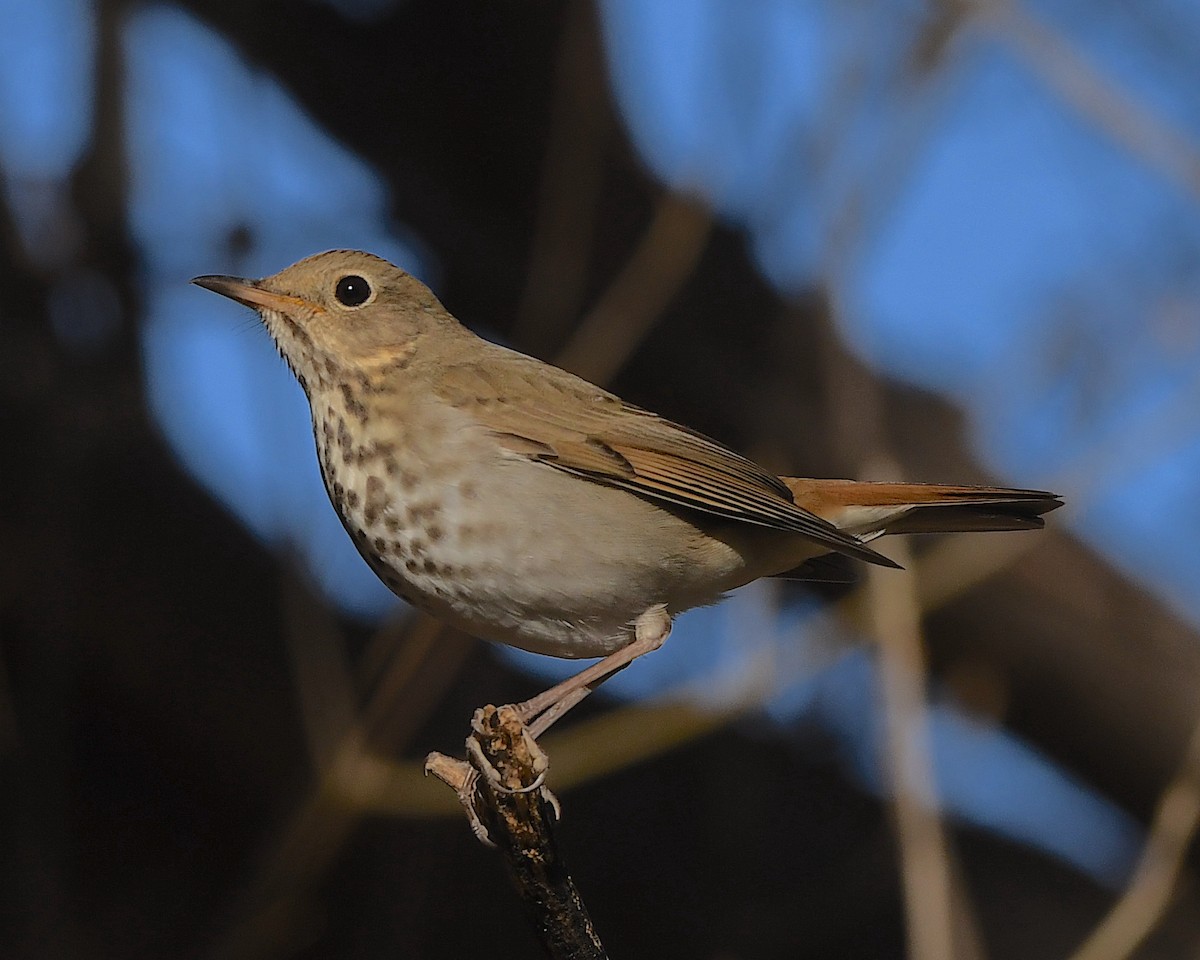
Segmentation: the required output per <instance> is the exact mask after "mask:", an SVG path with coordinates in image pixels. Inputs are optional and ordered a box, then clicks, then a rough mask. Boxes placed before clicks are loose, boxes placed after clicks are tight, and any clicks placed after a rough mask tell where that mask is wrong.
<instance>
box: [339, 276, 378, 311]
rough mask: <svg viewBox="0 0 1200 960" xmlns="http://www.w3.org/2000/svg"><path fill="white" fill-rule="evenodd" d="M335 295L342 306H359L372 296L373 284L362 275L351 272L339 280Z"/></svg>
mask: <svg viewBox="0 0 1200 960" xmlns="http://www.w3.org/2000/svg"><path fill="white" fill-rule="evenodd" d="M333 295H334V296H335V297H337V300H338V303H340V304H341V305H342V306H344V307H357V306H360V305H361V304H364V303H366V302H367V298H368V297H370V296H371V285H370V284H369V283H367V281H366V280H364V279H363V278H362V277H358V276H355V275H353V274H351V275H350V276H348V277H342V279H341V280H339V281H338V282H337V287H336V288H335V289H334V291H333Z"/></svg>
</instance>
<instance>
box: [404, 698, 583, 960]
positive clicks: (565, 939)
mask: <svg viewBox="0 0 1200 960" xmlns="http://www.w3.org/2000/svg"><path fill="white" fill-rule="evenodd" d="M467 755H468V756H469V757H470V765H469V766H468V764H466V763H464V762H463V761H459V760H452V759H450V758H448V757H445V756H443V755H441V754H432V755H431V756H430V759H429V760H428V761H427V762H426V764H427V768H428V769H429V770H430V772H432V773H434V774H435V775H437V776H438V777H439V778H440V779H443V780H445V781H446V782H447V783H448V784H450V785H451V786H452V787H453V788H454V790H455V792H456V793H458V794H459V796H460V798H461V799H462V800H463V802H464V803H466V804H467V805H468V806H469V808H470V812H471V815H472V818H473V822H477V823H478V824H479V827H478V830H477V832H478V831H479V830H483V829H484V828H486V835H487V838H488V839H489V840H490V841H491V842H492V843H494V844H495V846H496V847H497V848H498V849H499V850H500V852H501V854H502V855H503V856H504V862H505V864H506V865H507V867H508V871H509V875H510V876H511V878H512V881H513V885H514V886H515V887H516V890H517V893H518V894H519V896H520V898H521V902H522V904H523V905H524V907H525V912H526V914H527V915H528V917H529V919H530V921H531V922H532V923H533V925H534V929H535V930H537V933H538V937H539V939H540V940H541V941H542V946H543V947H544V948H545V949H546V952H547V954H548V955H549V956H550V957H551V958H553V960H604V958H605V956H606V955H605V953H604V947H603V946H602V945H601V943H600V938H599V937H598V936H597V935H596V930H595V928H594V927H593V926H592V921H591V918H590V917H589V916H588V913H587V908H586V907H584V904H583V899H582V898H581V897H580V895H579V891H578V889H576V887H575V883H574V881H572V879H571V876H570V874H568V873H567V870H566V867H565V865H564V864H563V861H562V857H561V856H560V855H559V852H558V847H557V845H556V844H555V842H554V836H553V833H552V823H553V821H554V820H556V819H557V817H558V802H557V801H556V800H555V799H554V797H553V794H551V793H550V792H549V790H547V789H546V787H545V786H544V785H543V781H544V780H545V775H546V767H547V759H546V755H545V753H544V752H543V751H542V749H541V748H540V747H539V746H538V744H537V741H535V740H534V739H533V737H532V736H530V735H529V732H528V730H527V729H526V728H525V724H524V723H522V722H521V719H520V717H519V716H518V715H517V712H516V710H515V709H513V708H512V707H499V708H497V707H491V706H488V707H484V708H483V709H481V710H477V711H475V717H474V719H473V721H472V723H471V736H470V737H469V738H468V740H467ZM476 817H477V818H478V820H475V819H474V818H476Z"/></svg>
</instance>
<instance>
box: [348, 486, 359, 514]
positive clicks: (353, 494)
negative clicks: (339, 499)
mask: <svg viewBox="0 0 1200 960" xmlns="http://www.w3.org/2000/svg"><path fill="white" fill-rule="evenodd" d="M346 506H348V507H349V508H350V509H351V510H353V509H354V508H355V507H357V506H358V491H357V490H347V491H346Z"/></svg>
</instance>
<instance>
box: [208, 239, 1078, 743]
mask: <svg viewBox="0 0 1200 960" xmlns="http://www.w3.org/2000/svg"><path fill="white" fill-rule="evenodd" d="M193 283H195V284H198V285H199V286H201V287H204V288H206V289H208V290H211V291H214V292H216V293H219V294H222V295H223V296H226V297H229V298H231V299H233V300H235V301H237V302H239V303H241V304H244V305H245V306H248V307H251V308H253V309H254V310H256V311H257V312H258V315H259V317H260V319H261V321H262V324H263V326H264V327H265V328H266V330H267V332H268V333H269V334H270V336H271V338H272V339H273V340H274V342H275V344H276V346H277V348H278V350H279V352H280V354H281V355H282V357H283V359H284V361H285V362H286V363H287V365H288V367H289V368H290V369H291V371H292V373H293V374H294V375H295V377H296V380H297V381H298V382H299V385H300V387H301V388H302V389H303V391H304V393H305V395H306V396H307V398H308V402H309V407H310V410H311V413H312V425H313V435H314V438H315V443H316V452H317V458H318V461H319V463H320V469H321V476H322V478H323V480H324V484H325V489H326V490H327V492H328V494H329V498H330V501H331V502H332V504H333V506H334V508H335V509H336V511H337V514H338V516H339V517H340V519H341V521H342V524H343V526H344V527H345V529H346V531H347V533H348V534H349V536H350V537H351V539H352V540H353V541H354V543H355V545H356V547H357V548H358V550H359V552H360V553H361V554H362V556H363V557H364V558H365V560H366V562H367V563H368V565H369V566H370V567H371V569H372V570H373V571H374V572H375V573H376V574H377V575H378V576H379V578H380V579H381V580H382V581H383V582H384V583H385V584H386V585H387V586H388V587H389V588H390V589H391V590H392V591H393V592H394V593H396V594H397V595H398V596H400V597H401V598H403V599H404V600H406V601H408V602H409V603H410V604H412V605H414V606H416V607H418V608H420V609H421V610H424V611H426V612H428V613H429V614H431V615H433V616H434V617H436V618H439V619H440V620H442V621H444V622H446V623H448V624H451V625H453V626H455V627H458V628H460V629H462V630H464V631H466V632H467V633H470V634H473V635H475V636H478V637H482V638H484V639H487V640H492V641H497V642H500V643H504V644H510V645H512V646H515V647H520V648H522V649H525V650H530V651H533V652H535V653H540V654H546V655H549V656H554V657H564V658H572V659H575V658H600V659H599V660H598V662H596V663H593V664H591V665H590V666H588V667H586V668H585V669H583V670H581V671H580V672H578V673H577V674H575V675H574V676H573V677H571V678H569V679H567V680H565V681H563V682H562V683H559V684H557V685H556V686H554V687H551V688H550V689H549V690H547V691H545V692H543V693H542V694H539V695H538V696H536V697H533V698H531V699H529V700H527V701H525V702H524V703H523V704H520V705H518V708H519V715H520V716H521V717H522V718H523V719H524V720H526V721H527V722H528V724H529V729H530V731H531V732H532V733H533V735H534V736H537V735H539V734H540V733H541V732H543V731H544V730H545V729H546V728H547V727H549V725H550V724H552V723H554V722H555V721H556V720H557V719H559V718H560V717H561V716H562V715H563V714H564V713H566V712H567V710H569V709H570V708H571V707H572V706H573V705H574V704H575V703H577V702H579V700H581V699H583V697H584V696H586V695H587V694H588V693H589V692H590V691H591V690H592V689H594V688H595V687H596V686H597V685H598V684H599V683H600V682H602V681H603V680H604V679H606V678H607V677H609V676H611V675H612V674H613V673H615V672H616V671H618V670H620V669H622V668H623V667H625V666H627V665H628V664H629V663H631V662H632V661H633V660H634V659H636V658H637V657H639V656H641V655H643V654H645V653H648V652H650V651H652V650H654V649H657V648H658V647H659V646H660V645H661V644H662V643H663V641H665V640H666V638H667V635H668V634H669V633H670V630H671V624H672V621H673V619H674V617H675V616H677V615H678V614H680V613H682V612H683V611H685V610H688V609H690V608H692V607H696V606H701V605H706V604H711V603H714V602H716V601H718V600H719V599H720V598H721V597H723V596H724V595H725V594H726V593H727V592H728V591H730V590H732V589H734V588H736V587H739V586H742V585H743V584H746V583H749V582H750V581H752V580H756V579H758V578H761V577H792V578H797V579H816V580H819V579H822V578H823V577H825V576H827V574H826V573H825V569H826V568H825V566H824V564H825V563H826V562H827V561H828V560H829V559H830V558H831V557H839V556H840V557H848V558H851V559H854V560H859V561H864V562H866V563H871V564H877V565H880V566H885V567H895V566H897V565H896V564H895V563H894V562H893V561H892V560H890V559H888V558H887V557H886V556H884V555H883V554H881V553H879V552H877V551H876V550H875V549H874V548H873V547H871V546H870V541H872V540H874V539H875V538H876V537H879V536H883V535H885V534H896V533H913V532H962V531H988V530H1024V529H1034V528H1039V527H1042V526H1043V519H1042V515H1043V514H1045V513H1047V512H1049V511H1050V510H1053V509H1055V508H1057V507H1059V506H1061V505H1062V500H1061V498H1060V497H1059V496H1058V495H1056V494H1053V493H1049V492H1047V491H1042V490H1024V489H1016V488H1007V487H994V486H964V485H953V484H921V483H884V482H857V481H852V480H814V479H803V478H795V477H781V476H777V475H776V474H775V473H773V472H772V471H770V470H767V469H765V468H764V467H762V466H760V465H758V464H757V463H755V462H753V461H752V460H750V459H748V458H746V457H744V456H742V455H740V454H738V453H736V452H734V451H733V450H731V449H730V448H728V447H726V446H725V445H723V444H721V443H719V442H717V441H716V440H713V439H711V438H709V437H708V436H705V435H704V434H703V433H700V432H698V431H696V430H693V429H691V428H689V427H686V426H683V425H681V424H679V423H675V422H672V421H671V420H669V419H667V418H665V417H662V416H659V415H658V414H655V413H653V412H651V411H649V410H646V409H643V408H641V407H638V406H635V405H633V404H631V403H628V402H626V401H625V400H622V399H621V398H620V397H618V396H616V395H614V394H612V393H610V392H608V391H607V390H604V389H602V388H601V387H598V386H596V385H595V384H592V383H589V382H588V381H586V380H584V379H581V378H580V377H577V376H575V375H574V374H571V373H569V372H568V371H566V370H563V369H561V368H559V367H556V366H553V365H551V364H549V363H545V362H543V361H541V360H538V359H536V358H533V357H530V356H526V355H524V354H521V353H518V352H516V351H514V350H511V349H508V348H506V347H504V346H501V345H499V344H496V343H493V342H490V341H488V340H486V339H483V338H481V337H479V336H477V335H476V334H475V333H473V332H472V331H470V330H468V329H467V328H466V327H465V326H463V325H462V324H461V323H459V321H458V320H457V319H455V318H454V317H453V316H452V315H451V314H450V313H449V311H448V310H447V309H446V308H445V307H444V306H443V305H442V304H441V302H440V301H439V300H438V299H437V297H436V296H435V295H434V294H433V292H432V291H431V290H430V289H429V288H428V287H427V286H426V285H425V284H424V283H422V282H421V281H420V280H418V279H417V278H416V277H414V276H412V275H411V274H409V273H407V272H406V271H404V270H402V269H401V268H400V267H397V266H395V265H394V264H392V263H389V262H388V261H386V260H384V259H381V258H379V257H377V256H374V255H372V254H370V253H365V252H363V251H357V250H330V251H326V252H324V253H318V254H315V255H313V256H310V257H307V258H305V259H303V260H301V261H299V262H297V263H295V264H293V265H291V266H289V267H286V268H285V269H283V270H281V271H279V272H278V273H276V274H274V275H272V276H268V277H264V278H262V279H257V280H255V279H244V278H240V277H232V276H222V275H207V276H199V277H196V278H195V279H194V280H193Z"/></svg>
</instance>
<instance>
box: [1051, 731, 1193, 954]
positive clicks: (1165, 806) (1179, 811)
mask: <svg viewBox="0 0 1200 960" xmlns="http://www.w3.org/2000/svg"><path fill="white" fill-rule="evenodd" d="M1198 825H1200V721H1197V724H1196V727H1195V729H1194V730H1193V731H1192V738H1191V741H1190V742H1189V744H1188V748H1187V752H1186V753H1185V754H1184V758H1183V762H1182V763H1181V764H1180V767H1179V771H1178V773H1177V774H1176V775H1175V778H1174V779H1173V780H1172V781H1171V782H1170V783H1169V784H1168V785H1167V788H1166V790H1164V791H1163V794H1162V796H1161V797H1160V798H1159V801H1158V808H1157V809H1156V810H1155V812H1154V819H1153V821H1152V822H1151V824H1150V833H1149V836H1148V837H1147V838H1146V846H1145V848H1144V849H1143V851H1142V858H1141V860H1140V861H1139V863H1138V865H1137V867H1136V869H1135V870H1134V872H1133V878H1132V879H1131V880H1130V882H1129V886H1128V887H1127V888H1126V890H1125V893H1124V894H1123V895H1122V896H1121V899H1119V900H1118V901H1117V903H1116V905H1115V906H1114V907H1113V908H1112V910H1111V911H1110V912H1109V914H1108V916H1107V917H1105V918H1104V920H1103V921H1102V922H1101V923H1100V925H1099V926H1097V927H1096V929H1095V930H1093V931H1092V934H1091V936H1089V937H1088V938H1087V940H1086V941H1084V943H1083V946H1081V947H1080V948H1079V950H1078V951H1076V953H1075V955H1074V956H1073V957H1072V960H1125V958H1126V957H1129V956H1131V955H1132V954H1133V951H1134V950H1136V949H1137V947H1138V944H1140V943H1141V942H1142V941H1143V940H1144V939H1145V938H1146V937H1147V936H1148V935H1149V933H1150V931H1151V930H1153V929H1154V927H1155V926H1156V925H1157V924H1158V922H1159V921H1160V920H1161V919H1162V916H1163V913H1164V912H1165V911H1166V909H1167V907H1168V906H1169V905H1170V902H1171V897H1172V895H1173V894H1174V892H1175V888H1176V884H1177V883H1178V880H1179V874H1180V871H1181V870H1182V868H1183V860H1184V856H1185V855H1186V854H1187V850H1188V847H1189V846H1190V845H1191V842H1192V839H1193V838H1194V837H1195V835H1196V828H1197V826H1198Z"/></svg>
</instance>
